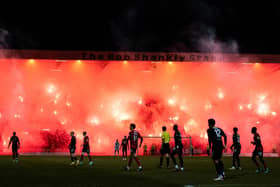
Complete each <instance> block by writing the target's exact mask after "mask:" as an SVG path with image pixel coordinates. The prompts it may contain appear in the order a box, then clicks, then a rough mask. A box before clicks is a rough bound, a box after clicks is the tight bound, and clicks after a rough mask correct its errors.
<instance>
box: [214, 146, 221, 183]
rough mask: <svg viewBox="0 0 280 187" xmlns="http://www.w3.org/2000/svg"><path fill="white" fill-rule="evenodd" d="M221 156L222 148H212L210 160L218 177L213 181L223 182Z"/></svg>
mask: <svg viewBox="0 0 280 187" xmlns="http://www.w3.org/2000/svg"><path fill="white" fill-rule="evenodd" d="M222 154H223V149H222V148H214V149H213V150H212V159H213V161H214V164H215V168H216V172H217V175H218V177H217V178H215V179H214V180H223V179H224V163H223V161H222V160H221V159H222Z"/></svg>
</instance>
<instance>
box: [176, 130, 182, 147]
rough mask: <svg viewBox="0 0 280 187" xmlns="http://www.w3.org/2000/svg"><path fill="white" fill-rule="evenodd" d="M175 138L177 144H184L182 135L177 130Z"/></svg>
mask: <svg viewBox="0 0 280 187" xmlns="http://www.w3.org/2000/svg"><path fill="white" fill-rule="evenodd" d="M174 140H175V146H177V145H178V146H182V145H183V144H182V136H181V133H180V132H179V131H175V133H174Z"/></svg>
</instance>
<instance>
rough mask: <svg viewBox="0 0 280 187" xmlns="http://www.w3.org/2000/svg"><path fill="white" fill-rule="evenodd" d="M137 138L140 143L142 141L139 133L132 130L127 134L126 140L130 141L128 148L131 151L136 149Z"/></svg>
mask: <svg viewBox="0 0 280 187" xmlns="http://www.w3.org/2000/svg"><path fill="white" fill-rule="evenodd" d="M138 138H139V139H140V140H141V143H142V141H143V137H142V136H141V135H140V133H139V132H137V131H136V130H132V131H130V132H129V135H128V140H129V141H130V148H131V149H137V148H138Z"/></svg>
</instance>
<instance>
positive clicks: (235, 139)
mask: <svg viewBox="0 0 280 187" xmlns="http://www.w3.org/2000/svg"><path fill="white" fill-rule="evenodd" d="M232 142H233V144H232V147H234V148H240V147H241V144H240V136H239V134H237V133H234V134H233V136H232Z"/></svg>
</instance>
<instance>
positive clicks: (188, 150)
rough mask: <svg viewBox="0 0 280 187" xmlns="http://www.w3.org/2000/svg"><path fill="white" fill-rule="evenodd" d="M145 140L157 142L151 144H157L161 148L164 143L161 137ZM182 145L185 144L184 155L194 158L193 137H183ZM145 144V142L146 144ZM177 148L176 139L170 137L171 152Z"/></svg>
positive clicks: (151, 137)
mask: <svg viewBox="0 0 280 187" xmlns="http://www.w3.org/2000/svg"><path fill="white" fill-rule="evenodd" d="M143 138H144V139H146V140H156V141H152V142H150V144H155V145H157V146H158V147H159V146H161V144H162V142H161V137H160V136H150V135H149V136H143ZM182 143H183V155H189V156H192V155H193V151H194V150H193V145H192V137H191V136H183V137H182ZM144 144H145V142H144ZM174 146H175V142H174V137H170V148H171V151H172V149H173V147H174Z"/></svg>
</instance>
